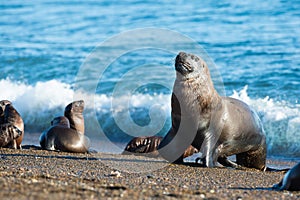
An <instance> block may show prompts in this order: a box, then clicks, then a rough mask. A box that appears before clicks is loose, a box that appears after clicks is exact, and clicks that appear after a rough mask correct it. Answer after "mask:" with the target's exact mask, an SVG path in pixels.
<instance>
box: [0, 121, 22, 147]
mask: <svg viewBox="0 0 300 200" xmlns="http://www.w3.org/2000/svg"><path fill="white" fill-rule="evenodd" d="M22 133H23V132H22V131H21V130H19V129H18V128H17V127H16V126H14V125H12V124H1V125H0V147H10V148H14V149H17V142H16V139H17V138H18V137H20V136H21V134H22Z"/></svg>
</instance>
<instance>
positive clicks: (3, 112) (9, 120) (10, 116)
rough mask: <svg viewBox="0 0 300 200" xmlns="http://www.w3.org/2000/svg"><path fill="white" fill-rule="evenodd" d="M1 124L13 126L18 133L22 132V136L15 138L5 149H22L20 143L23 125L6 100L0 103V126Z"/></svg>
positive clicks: (16, 112) (15, 111)
mask: <svg viewBox="0 0 300 200" xmlns="http://www.w3.org/2000/svg"><path fill="white" fill-rule="evenodd" d="M1 124H10V125H11V126H15V127H16V128H17V129H18V130H19V131H22V134H21V135H20V136H18V137H17V138H15V139H14V141H12V142H11V143H9V144H8V145H7V147H11V148H15V147H17V148H19V149H22V146H21V143H22V141H23V137H24V123H23V120H22V117H21V116H20V114H19V113H18V111H17V110H16V109H15V108H14V107H13V105H12V103H11V102H10V101H8V100H2V101H0V125H1ZM11 130H13V129H11Z"/></svg>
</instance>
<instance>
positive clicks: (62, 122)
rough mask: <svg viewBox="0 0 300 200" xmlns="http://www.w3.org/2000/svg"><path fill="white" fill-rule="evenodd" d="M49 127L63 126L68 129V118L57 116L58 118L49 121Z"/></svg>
mask: <svg viewBox="0 0 300 200" xmlns="http://www.w3.org/2000/svg"><path fill="white" fill-rule="evenodd" d="M51 126H65V127H68V128H70V122H69V120H68V118H66V117H65V116H59V117H55V118H54V119H53V120H52V121H51Z"/></svg>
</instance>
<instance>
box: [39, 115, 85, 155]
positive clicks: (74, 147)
mask: <svg viewBox="0 0 300 200" xmlns="http://www.w3.org/2000/svg"><path fill="white" fill-rule="evenodd" d="M39 140H40V145H41V147H42V149H46V150H57V151H65V152H73V153H85V152H87V151H88V149H89V147H90V140H89V138H88V137H86V136H85V135H84V134H82V133H80V132H77V131H76V130H74V129H72V128H70V123H69V120H68V118H66V117H64V116H60V117H56V118H54V119H53V120H52V121H51V127H50V128H49V129H48V130H46V131H45V132H43V133H42V134H41V136H40V139H39Z"/></svg>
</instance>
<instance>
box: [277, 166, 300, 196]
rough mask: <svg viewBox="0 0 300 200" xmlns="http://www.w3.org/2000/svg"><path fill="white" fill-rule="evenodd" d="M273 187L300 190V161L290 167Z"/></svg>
mask: <svg viewBox="0 0 300 200" xmlns="http://www.w3.org/2000/svg"><path fill="white" fill-rule="evenodd" d="M273 189H276V190H290V191H300V163H298V164H296V165H295V166H294V167H293V168H292V169H290V170H289V171H288V172H287V173H286V174H285V175H284V177H283V179H282V180H281V181H280V183H278V184H275V185H274V186H273Z"/></svg>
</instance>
